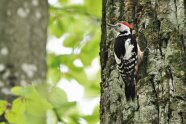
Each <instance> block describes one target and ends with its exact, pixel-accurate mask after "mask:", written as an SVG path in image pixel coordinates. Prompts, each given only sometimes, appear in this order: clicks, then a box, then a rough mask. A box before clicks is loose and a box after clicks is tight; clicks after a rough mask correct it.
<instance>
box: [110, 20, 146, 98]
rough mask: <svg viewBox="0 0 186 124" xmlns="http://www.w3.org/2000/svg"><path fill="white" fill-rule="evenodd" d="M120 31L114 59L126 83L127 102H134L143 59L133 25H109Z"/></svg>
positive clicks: (122, 23) (125, 23)
mask: <svg viewBox="0 0 186 124" xmlns="http://www.w3.org/2000/svg"><path fill="white" fill-rule="evenodd" d="M108 25H109V26H111V27H113V28H115V29H116V31H118V33H119V35H118V36H117V37H116V39H115V42H114V57H115V60H116V63H117V69H118V71H119V74H120V75H121V77H122V79H123V82H124V83H125V96H126V100H127V101H129V100H131V99H132V100H134V98H135V95H136V90H135V85H136V76H137V73H138V69H139V64H140V62H141V60H142V58H143V52H141V50H140V47H139V45H138V43H137V42H136V38H135V36H134V35H133V34H132V28H133V27H132V25H131V24H129V23H127V22H119V23H117V24H115V25H112V24H108Z"/></svg>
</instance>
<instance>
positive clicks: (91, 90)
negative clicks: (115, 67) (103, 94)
mask: <svg viewBox="0 0 186 124" xmlns="http://www.w3.org/2000/svg"><path fill="white" fill-rule="evenodd" d="M49 14H50V16H49V27H48V43H47V51H48V54H47V62H48V74H47V75H48V76H47V83H46V82H44V83H41V84H37V85H33V86H28V87H14V88H13V89H12V92H13V93H14V94H15V95H17V96H18V98H17V99H15V100H14V101H13V103H12V104H11V105H10V104H9V103H8V102H7V101H4V100H0V116H4V117H5V120H6V121H4V119H2V120H1V119H0V120H1V121H0V124H7V123H13V124H96V123H99V95H100V88H99V83H100V67H99V56H98V55H99V42H100V36H101V32H100V22H101V21H100V20H101V0H49ZM68 89H70V90H71V95H69V91H68ZM78 94H80V95H81V97H79V96H78ZM70 97H71V98H70ZM76 97H79V98H76ZM10 106H11V107H10ZM90 109H91V110H90Z"/></svg>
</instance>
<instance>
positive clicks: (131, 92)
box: [125, 81, 136, 101]
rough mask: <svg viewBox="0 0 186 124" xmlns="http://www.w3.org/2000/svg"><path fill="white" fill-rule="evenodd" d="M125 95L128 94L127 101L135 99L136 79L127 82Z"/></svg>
mask: <svg viewBox="0 0 186 124" xmlns="http://www.w3.org/2000/svg"><path fill="white" fill-rule="evenodd" d="M125 96H126V99H127V101H129V100H131V99H132V100H134V98H135V96H136V90H135V83H134V81H132V82H126V83H125Z"/></svg>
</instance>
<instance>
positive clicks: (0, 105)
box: [0, 100, 8, 116]
mask: <svg viewBox="0 0 186 124" xmlns="http://www.w3.org/2000/svg"><path fill="white" fill-rule="evenodd" d="M7 105H8V102H7V101H4V100H0V116H1V115H2V114H3V113H4V112H5V110H6V108H7Z"/></svg>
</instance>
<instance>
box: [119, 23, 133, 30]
mask: <svg viewBox="0 0 186 124" xmlns="http://www.w3.org/2000/svg"><path fill="white" fill-rule="evenodd" d="M120 23H121V24H123V25H126V26H127V27H129V28H130V29H131V28H133V26H132V25H131V24H129V23H127V22H120Z"/></svg>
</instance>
